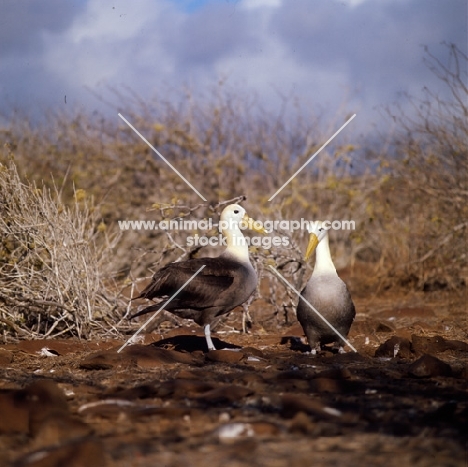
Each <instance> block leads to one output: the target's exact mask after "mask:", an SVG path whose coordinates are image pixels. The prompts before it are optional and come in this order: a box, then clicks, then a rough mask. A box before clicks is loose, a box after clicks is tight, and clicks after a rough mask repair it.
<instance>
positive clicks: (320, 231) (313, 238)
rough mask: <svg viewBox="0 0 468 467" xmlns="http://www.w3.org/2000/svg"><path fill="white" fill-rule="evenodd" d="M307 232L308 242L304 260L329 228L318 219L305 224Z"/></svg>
mask: <svg viewBox="0 0 468 467" xmlns="http://www.w3.org/2000/svg"><path fill="white" fill-rule="evenodd" d="M307 230H308V232H309V234H310V235H309V244H308V245H307V250H306V254H305V260H306V261H308V260H309V258H310V257H311V255H312V253H313V252H314V251H315V249H316V248H317V246H318V244H319V243H320V242H321V241H322V240H323V239H324V238H325V237H326V236H327V235H328V230H329V228H325V227H324V226H323V223H322V222H320V221H315V222H309V223H308V225H307Z"/></svg>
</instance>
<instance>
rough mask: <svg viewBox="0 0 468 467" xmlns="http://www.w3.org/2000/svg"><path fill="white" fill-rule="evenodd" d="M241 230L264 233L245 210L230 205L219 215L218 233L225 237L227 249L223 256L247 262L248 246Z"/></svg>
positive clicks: (235, 205) (236, 205)
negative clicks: (247, 229)
mask: <svg viewBox="0 0 468 467" xmlns="http://www.w3.org/2000/svg"><path fill="white" fill-rule="evenodd" d="M241 228H242V229H245V228H249V229H251V230H254V231H256V232H259V233H266V231H265V229H264V228H263V227H259V226H258V223H257V222H255V221H254V220H253V219H251V218H250V217H249V216H248V215H247V213H246V212H245V209H244V208H243V207H242V206H239V205H238V204H230V205H229V206H227V207H225V208H224V210H223V212H222V213H221V218H220V221H219V231H220V232H221V233H222V234H223V235H224V236H225V237H226V242H227V248H226V251H225V252H224V253H223V256H229V257H232V258H235V259H236V260H238V261H242V262H247V263H248V262H249V246H248V243H247V241H246V240H245V238H244V235H243V234H242V231H241Z"/></svg>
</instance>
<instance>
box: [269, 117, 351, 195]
mask: <svg viewBox="0 0 468 467" xmlns="http://www.w3.org/2000/svg"><path fill="white" fill-rule="evenodd" d="M355 116H356V114H354V115H353V116H352V117H350V118H349V119H348V121H347V122H346V123H345V124H344V125H343V126H342V127H341V128H340V129H339V130H338V131H337V132H335V134H334V135H333V136H332V137H331V138H330V139H329V140H328V141H327V142H326V143H325V144H323V145H322V147H321V148H320V149H319V150H318V151H317V152H316V153H315V154H314V155H313V156H311V157H310V158H309V160H308V161H307V162H306V163H305V164H303V165H302V167H301V168H300V169H299V170H298V171H297V172H296V173H295V174H294V175H293V176H292V177H291V178H290V179H289V180H288V181H287V182H286V183H285V184H284V185H283V186H282V187H281V188H280V189H279V190H277V192H276V193H275V194H274V195H273V196H272V197H271V198H269V200H268V201H271V200H272V199H273V198H274V197H275V196H276V195H277V194H278V193H279V192H280V191H281V190H282V189H283V188H284V187H285V186H286V185H287V184H288V183H289V182H290V181H291V180H292V179H293V178H294V177H295V176H296V175H297V174H298V173H299V172H300V171H301V170H302V169H303V168H304V167H305V166H306V165H307V164H308V163H309V162H310V161H311V160H312V159H313V158H314V157H315V156H316V155H317V154H318V153H319V152H320V151H321V150H322V149H323V148H324V147H325V146H326V145H327V144H328V143H329V142H330V141H331V140H332V139H333V138H334V137H335V136H336V135H337V134H338V133H340V131H341V130H343V128H344V127H345V126H346V125H347V124H348V123H349V122H350V121H351V120H352V119H353V118H354V117H355Z"/></svg>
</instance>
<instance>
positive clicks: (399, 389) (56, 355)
mask: <svg viewBox="0 0 468 467" xmlns="http://www.w3.org/2000/svg"><path fill="white" fill-rule="evenodd" d="M355 303H356V306H357V310H358V315H357V317H356V320H355V322H354V324H353V326H352V328H351V332H350V335H349V339H350V342H351V343H352V344H353V345H354V346H355V347H356V349H357V350H358V352H357V353H354V352H352V351H350V350H349V349H347V353H346V354H334V353H332V351H331V350H325V351H323V352H321V353H320V354H318V355H316V356H313V355H310V354H308V353H306V351H307V346H306V345H305V344H304V342H303V341H301V339H300V338H301V336H302V330H301V328H300V326H298V325H297V323H296V322H294V321H292V322H291V323H290V324H289V325H286V324H284V320H283V317H278V316H276V317H275V316H271V312H269V310H267V309H264V308H262V305H261V303H256V304H255V305H254V307H253V310H252V311H251V315H252V318H253V322H254V325H253V327H252V328H251V329H250V331H249V333H248V334H243V333H240V332H239V331H238V329H239V328H240V321H241V319H240V317H241V313H239V312H234V313H231V314H230V315H229V316H228V317H226V318H225V319H224V320H223V321H222V322H221V324H220V325H219V326H218V328H217V329H215V330H214V332H213V337H214V338H215V339H214V343H215V345H216V346H217V348H219V349H222V350H217V351H212V352H207V351H206V347H205V340H204V338H203V334H202V332H201V331H202V330H201V328H199V327H196V326H195V325H194V326H193V327H187V326H185V327H176V326H174V325H173V324H172V325H170V326H169V325H168V324H167V322H166V323H163V324H162V326H161V327H160V332H162V334H159V333H155V332H154V333H152V334H150V335H147V336H146V338H145V342H142V343H140V344H138V345H133V346H128V347H126V348H125V350H124V351H123V352H121V353H117V351H116V350H117V349H118V348H119V347H120V346H121V345H122V343H123V342H124V341H123V340H122V341H121V342H120V341H119V342H117V341H101V342H98V341H93V342H83V341H74V340H61V341H59V340H49V341H21V342H19V343H17V344H8V345H3V346H0V374H1V377H0V465H13V466H36V467H37V466H41V467H45V466H65V465H66V466H86V467H92V466H103V465H115V466H155V465H159V466H165V467H166V466H174V467H175V466H225V467H241V466H272V467H275V466H288V467H295V466H301V467H303V466H308V465H314V466H334V465H336V466H379V465H386V466H398V467H402V466H407V465H408V466H410V465H411V466H464V465H466V460H467V457H466V453H467V451H466V427H467V421H468V420H467V419H468V403H467V391H466V379H467V371H468V369H467V360H466V358H467V355H468V344H467V342H468V339H467V328H466V302H465V298H464V297H463V296H459V295H456V294H452V295H441V294H435V293H432V294H426V295H418V294H414V295H407V296H404V297H401V298H398V299H397V298H396V297H395V296H391V297H390V296H389V297H388V298H382V297H381V298H379V299H378V300H377V299H374V300H371V299H366V300H364V299H359V298H356V299H355ZM280 321H283V322H282V323H280ZM185 324H187V323H185ZM44 348H47V349H49V351H48V352H47V351H45V350H42V349H44Z"/></svg>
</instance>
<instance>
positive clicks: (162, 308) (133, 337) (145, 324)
mask: <svg viewBox="0 0 468 467" xmlns="http://www.w3.org/2000/svg"><path fill="white" fill-rule="evenodd" d="M205 266H206V265H205V264H204V265H203V266H202V267H201V268H200V269H199V270H198V271H197V272H196V273H195V274H194V275H193V276H192V277H191V278H190V279H189V280H188V281H187V282H186V283H185V284H184V285H183V286H182V287H181V288H180V289H179V290H178V291H177V292H176V293H175V294H174V295H173V296H172V297H171V298H170V299H169V300H167V302H166V303H164V305H163V306H162V307H161V308H160V309H159V310H158V311H156V312H155V313H154V314H153V315H152V316H151V318H149V319H148V320H147V321H146V322H145V323H144V324H143V325H142V326H141V327H140V329H138V331H137V332H136V333H135V334H133V336H132V337H130V339H128V341H127V342H125V344H124V345H122V347H120V349H119V350H117V353H120V352H121V351H122V350H123V349H125V347H127V345H128V344H129V343H130V342H131V341H132V340H133V339H135V337H136V336H138V334H140V332H141V331H143V329H145V328H146V326H148V324H149V323H150V322H151V321H152V320H153V319H154V318H155V317H156V316H158V314H159V313H160V312H161V311H162V310H164V308H165V307H166V306H167V305H168V304H169V303H170V302H171V301H172V300H173V299H174V298H175V297H176V296H177V295H178V294H179V293H180V292H181V291H182V290H183V289H184V288H185V287H186V286H187V285H188V284H189V283H190V282H191V281H192V280H193V279H195V277H196V276H197V275H198V274H199V273H200V272H201V270H202V269H203V268H204V267H205Z"/></svg>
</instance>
